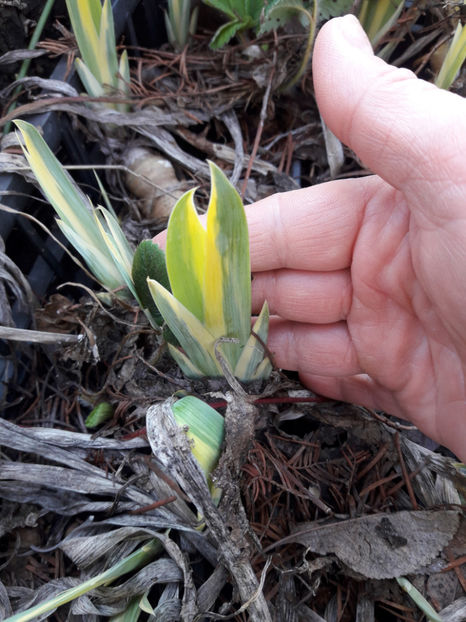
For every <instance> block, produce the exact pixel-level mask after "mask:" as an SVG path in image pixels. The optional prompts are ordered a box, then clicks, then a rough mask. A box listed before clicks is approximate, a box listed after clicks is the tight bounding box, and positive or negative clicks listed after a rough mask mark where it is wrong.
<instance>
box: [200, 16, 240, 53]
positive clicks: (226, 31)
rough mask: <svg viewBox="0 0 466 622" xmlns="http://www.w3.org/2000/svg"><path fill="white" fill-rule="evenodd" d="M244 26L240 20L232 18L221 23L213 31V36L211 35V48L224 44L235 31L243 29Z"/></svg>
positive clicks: (217, 47) (214, 48)
mask: <svg viewBox="0 0 466 622" xmlns="http://www.w3.org/2000/svg"><path fill="white" fill-rule="evenodd" d="M244 28H245V24H244V22H243V21H241V20H237V19H236V20H233V21H230V22H227V23H226V24H223V25H222V26H220V28H218V29H217V30H216V31H215V34H214V36H213V37H212V39H211V41H210V43H209V46H210V47H211V48H212V49H213V50H219V49H220V48H221V47H223V46H224V45H226V44H227V43H228V42H229V41H230V40H231V39H233V37H234V36H235V35H236V33H237V32H239V31H240V30H243V29H244Z"/></svg>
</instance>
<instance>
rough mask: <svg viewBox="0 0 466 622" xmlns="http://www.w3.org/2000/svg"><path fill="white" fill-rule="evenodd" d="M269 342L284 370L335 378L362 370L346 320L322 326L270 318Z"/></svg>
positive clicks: (278, 364) (275, 357)
mask: <svg viewBox="0 0 466 622" xmlns="http://www.w3.org/2000/svg"><path fill="white" fill-rule="evenodd" d="M267 345H268V347H269V349H270V351H271V352H272V354H273V355H274V363H275V365H276V366H277V367H280V368H283V369H289V370H293V371H298V372H306V373H309V374H317V373H318V374H321V375H323V376H326V375H329V376H333V377H338V376H347V375H353V374H358V373H361V368H360V366H359V362H358V358H357V356H356V350H355V349H354V346H353V344H352V342H351V339H350V335H349V333H348V328H347V326H346V323H345V322H338V323H334V324H326V325H323V326H319V325H310V324H301V323H298V322H289V321H288V320H282V319H280V318H271V321H270V326H269V338H268V340H267Z"/></svg>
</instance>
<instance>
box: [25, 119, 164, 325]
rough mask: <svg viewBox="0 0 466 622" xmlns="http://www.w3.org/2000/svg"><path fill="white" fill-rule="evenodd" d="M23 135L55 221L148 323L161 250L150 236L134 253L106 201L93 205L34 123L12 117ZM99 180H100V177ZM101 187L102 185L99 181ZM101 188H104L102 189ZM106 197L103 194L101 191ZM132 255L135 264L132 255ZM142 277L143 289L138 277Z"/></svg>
mask: <svg viewBox="0 0 466 622" xmlns="http://www.w3.org/2000/svg"><path fill="white" fill-rule="evenodd" d="M15 124H16V126H17V127H18V128H19V130H20V131H21V135H22V137H23V140H24V147H23V151H24V155H25V156H26V158H27V160H28V162H29V164H30V166H31V169H32V172H33V173H34V175H35V177H36V179H37V181H38V183H39V185H40V187H41V189H42V192H43V194H44V196H45V197H46V199H48V201H49V202H50V204H51V205H52V207H53V208H54V209H55V211H56V212H57V214H58V216H59V218H58V219H57V223H58V225H59V227H60V229H61V230H62V232H63V234H64V235H65V237H66V238H67V239H68V240H69V241H70V242H71V244H72V246H74V248H75V249H76V250H77V251H78V252H79V253H80V254H81V255H82V257H83V258H84V260H85V262H86V264H87V265H88V267H89V269H90V270H91V272H92V273H93V274H94V276H95V277H96V279H97V280H98V281H99V282H100V283H101V284H102V285H103V286H104V287H105V288H106V289H108V290H110V291H115V293H116V294H117V295H118V296H122V297H125V298H128V297H130V296H129V292H131V294H132V295H133V296H134V298H135V299H136V301H137V302H138V304H139V306H140V307H141V308H142V309H143V311H144V313H145V314H146V316H147V318H148V319H149V322H150V323H151V324H152V326H154V328H155V327H157V326H159V325H160V324H161V316H160V314H159V312H158V310H157V308H156V307H155V305H154V304H153V303H152V299H151V300H150V302H151V303H152V304H150V305H148V303H147V299H148V298H151V297H150V294H149V292H148V291H147V285H146V276H151V277H154V278H156V279H158V280H159V281H161V282H162V283H164V284H165V285H167V286H169V283H168V276H167V272H166V266H165V256H164V253H163V251H162V250H161V249H160V248H158V247H157V246H156V244H154V243H153V242H151V241H150V240H146V241H145V242H142V243H141V245H140V246H142V248H143V249H144V250H145V252H144V253H143V255H142V256H141V249H138V251H139V252H138V251H136V253H134V251H133V249H132V248H131V246H130V245H129V243H128V241H127V239H126V237H125V235H124V233H123V231H122V229H121V227H120V225H119V223H118V220H117V218H116V216H115V215H114V212H113V210H111V206H110V204H109V209H106V208H104V207H101V206H98V207H97V208H95V207H94V206H93V205H92V203H91V200H90V199H89V197H87V196H86V195H85V194H84V193H83V192H82V191H81V189H80V188H79V186H78V185H77V184H76V183H75V182H74V180H73V178H72V177H71V176H70V175H69V173H68V172H67V171H66V170H65V169H64V168H63V166H62V165H61V164H60V162H59V161H58V160H57V158H56V157H55V156H54V155H53V153H52V152H51V150H50V149H49V147H48V146H47V143H46V142H45V141H44V139H43V138H42V136H41V135H40V134H39V132H38V131H37V129H36V128H35V127H34V126H33V125H31V124H30V123H26V122H25V121H19V120H17V121H15ZM99 185H100V182H99ZM101 189H102V187H101ZM102 190H103V189H102ZM106 200H108V197H106ZM135 258H136V259H137V261H136V264H135V263H134V261H133V260H134V259H135ZM142 281H144V286H145V288H146V289H144V288H143V287H142V286H141V282H142Z"/></svg>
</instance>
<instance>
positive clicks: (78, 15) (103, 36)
mask: <svg viewBox="0 0 466 622" xmlns="http://www.w3.org/2000/svg"><path fill="white" fill-rule="evenodd" d="M66 7H67V9H68V15H69V17H70V20H71V26H72V28H73V32H74V36H75V37H76V41H77V43H78V47H79V52H80V54H81V57H82V58H77V59H76V62H75V64H76V70H77V72H78V74H79V77H80V78H81V81H82V83H83V84H84V87H85V89H86V91H87V92H88V94H89V95H90V96H91V97H105V96H115V97H117V96H120V97H121V96H127V95H128V94H129V82H130V72H129V63H128V53H127V52H126V50H124V51H123V53H122V54H121V56H120V59H118V55H117V51H116V41H115V28H114V24H113V13H112V6H111V2H110V0H104V3H103V5H102V3H101V0H66ZM108 105H109V106H111V107H113V106H114V107H115V108H116V109H117V110H120V111H123V112H124V111H126V110H128V108H129V107H128V104H125V103H117V104H112V103H109V104H108Z"/></svg>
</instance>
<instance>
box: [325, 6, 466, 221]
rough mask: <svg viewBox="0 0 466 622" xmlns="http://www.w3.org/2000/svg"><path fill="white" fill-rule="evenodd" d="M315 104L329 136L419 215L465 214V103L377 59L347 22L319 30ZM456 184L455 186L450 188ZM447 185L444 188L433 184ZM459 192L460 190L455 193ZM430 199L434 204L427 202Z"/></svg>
mask: <svg viewBox="0 0 466 622" xmlns="http://www.w3.org/2000/svg"><path fill="white" fill-rule="evenodd" d="M313 75H314V85H315V92H316V97H317V102H318V104H319V107H320V111H321V113H322V116H323V118H324V120H325V121H326V123H327V124H328V125H329V127H330V129H331V130H332V131H333V132H334V133H335V134H336V135H337V136H338V137H339V138H340V140H342V141H343V142H344V143H345V144H346V145H348V146H349V147H351V148H352V149H353V150H354V151H355V152H356V153H357V155H358V156H359V157H360V158H361V159H362V160H363V162H365V164H366V165H367V166H368V167H369V168H370V169H371V170H372V171H374V172H375V173H377V174H378V175H380V176H381V177H382V178H384V179H385V180H386V181H387V182H388V183H390V184H391V185H392V186H394V187H395V188H397V189H399V190H402V191H403V192H405V194H407V195H408V196H409V198H410V199H411V200H412V199H413V198H417V199H418V207H419V209H421V210H425V211H426V212H427V213H429V210H438V209H439V208H443V209H446V210H449V209H451V208H452V205H451V202H452V201H455V202H456V201H457V202H458V209H459V208H460V203H461V210H463V206H464V188H465V187H466V168H465V166H464V146H465V136H466V101H465V100H464V99H463V98H461V97H459V96H458V95H454V94H452V93H448V92H447V91H444V90H441V89H438V88H436V87H435V86H433V85H432V84H430V83H428V82H425V81H423V80H418V79H417V78H416V77H415V75H414V74H413V73H411V72H410V71H408V70H406V69H397V68H395V67H392V66H390V65H388V64H387V63H385V62H384V61H382V60H381V59H379V58H377V57H375V56H374V55H373V53H372V49H371V47H370V44H369V41H368V39H367V37H366V35H365V34H364V31H363V30H362V28H361V26H360V25H359V22H358V21H357V20H356V18H354V17H353V16H346V17H343V18H338V19H333V20H331V21H330V22H328V23H327V24H325V25H324V26H323V28H322V29H321V31H320V33H319V36H318V37H317V39H316V44H315V48H314V53H313ZM453 179H454V180H455V182H456V183H455V184H452V183H451V180H453ZM443 181H445V182H447V185H446V186H445V187H442V186H439V182H443ZM457 184H462V185H463V192H462V193H459V192H458V188H457V187H456V188H455V186H457ZM426 191H427V192H429V191H431V192H432V194H433V197H434V201H425V196H426Z"/></svg>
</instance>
